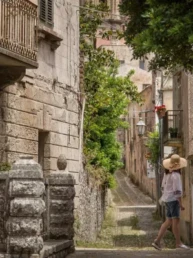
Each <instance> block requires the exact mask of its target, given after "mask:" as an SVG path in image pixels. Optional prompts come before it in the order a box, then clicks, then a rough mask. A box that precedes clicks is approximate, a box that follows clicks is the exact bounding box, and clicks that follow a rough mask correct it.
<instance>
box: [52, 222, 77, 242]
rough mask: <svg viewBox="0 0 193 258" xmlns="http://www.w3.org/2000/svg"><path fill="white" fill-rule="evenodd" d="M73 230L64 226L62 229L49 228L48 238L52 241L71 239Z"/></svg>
mask: <svg viewBox="0 0 193 258" xmlns="http://www.w3.org/2000/svg"><path fill="white" fill-rule="evenodd" d="M73 236H74V229H73V227H72V226H71V225H70V226H68V225H65V226H63V227H61V226H60V227H53V226H51V227H50V237H51V238H54V239H69V240H71V239H73Z"/></svg>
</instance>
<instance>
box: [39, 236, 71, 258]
mask: <svg viewBox="0 0 193 258" xmlns="http://www.w3.org/2000/svg"><path fill="white" fill-rule="evenodd" d="M73 248H74V242H73V241H72V240H62V241H54V240H52V241H51V240H50V241H46V242H45V243H44V248H43V249H42V251H41V252H40V258H47V257H51V256H52V257H53V255H56V256H55V257H57V256H58V257H59V255H61V253H63V256H62V257H63V258H64V257H65V256H66V255H67V254H69V253H71V252H73V251H74V250H73Z"/></svg>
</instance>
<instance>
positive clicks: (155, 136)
mask: <svg viewBox="0 0 193 258" xmlns="http://www.w3.org/2000/svg"><path fill="white" fill-rule="evenodd" d="M146 146H147V147H148V149H149V153H150V157H149V159H148V160H149V162H150V164H151V165H152V166H154V167H155V166H157V164H158V159H159V155H160V146H159V132H158V131H156V130H155V131H153V132H149V133H148V140H147V143H146Z"/></svg>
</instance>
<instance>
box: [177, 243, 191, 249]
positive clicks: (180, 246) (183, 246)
mask: <svg viewBox="0 0 193 258" xmlns="http://www.w3.org/2000/svg"><path fill="white" fill-rule="evenodd" d="M176 249H177V250H184V249H185V250H189V249H190V247H188V246H187V245H184V244H181V245H179V246H177V247H176Z"/></svg>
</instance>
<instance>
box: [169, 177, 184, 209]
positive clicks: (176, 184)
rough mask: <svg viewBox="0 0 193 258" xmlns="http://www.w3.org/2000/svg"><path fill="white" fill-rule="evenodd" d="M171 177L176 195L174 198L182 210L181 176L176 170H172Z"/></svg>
mask: <svg viewBox="0 0 193 258" xmlns="http://www.w3.org/2000/svg"><path fill="white" fill-rule="evenodd" d="M172 179H173V192H174V195H175V197H176V199H177V200H178V201H179V204H180V208H181V210H184V209H185V208H184V207H183V205H182V181H181V176H180V174H179V173H177V172H173V174H172Z"/></svg>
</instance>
